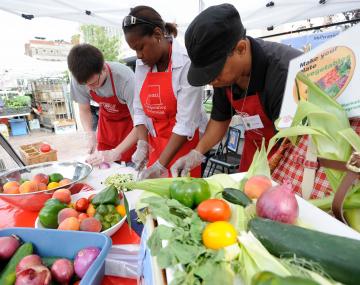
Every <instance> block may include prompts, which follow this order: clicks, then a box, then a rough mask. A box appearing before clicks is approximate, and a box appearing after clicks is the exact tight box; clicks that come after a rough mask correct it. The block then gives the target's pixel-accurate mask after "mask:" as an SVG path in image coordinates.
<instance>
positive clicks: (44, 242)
mask: <svg viewBox="0 0 360 285" xmlns="http://www.w3.org/2000/svg"><path fill="white" fill-rule="evenodd" d="M12 234H15V235H17V236H19V237H20V238H21V239H22V240H23V241H25V242H31V243H32V244H33V245H34V249H35V253H36V254H39V255H40V256H42V257H46V256H47V257H50V256H59V257H65V258H69V259H74V258H75V255H76V253H77V252H78V251H79V250H80V249H83V248H86V247H90V246H95V247H98V248H100V249H101V252H100V254H99V256H98V257H97V258H96V260H95V261H94V263H93V264H92V265H91V267H90V268H89V269H88V271H87V272H86V274H85V276H84V277H83V278H82V279H81V282H80V285H100V284H101V281H102V279H103V277H104V273H105V258H106V256H107V254H108V252H109V250H110V247H111V239H110V238H109V237H108V236H106V235H103V234H99V233H90V232H80V231H61V230H49V229H34V228H7V229H3V230H0V236H9V235H12Z"/></svg>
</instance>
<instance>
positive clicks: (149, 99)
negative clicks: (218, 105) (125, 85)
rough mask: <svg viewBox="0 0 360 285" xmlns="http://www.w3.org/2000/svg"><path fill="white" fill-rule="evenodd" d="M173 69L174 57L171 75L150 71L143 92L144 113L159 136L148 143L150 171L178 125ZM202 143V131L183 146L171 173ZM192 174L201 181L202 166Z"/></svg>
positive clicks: (169, 71)
mask: <svg viewBox="0 0 360 285" xmlns="http://www.w3.org/2000/svg"><path fill="white" fill-rule="evenodd" d="M171 67H172V66H171V53H170V60H169V66H168V71H165V72H152V69H150V72H148V74H147V76H146V78H145V80H144V83H143V86H142V88H141V91H140V100H141V104H142V106H143V109H144V113H145V114H146V115H147V116H148V117H149V118H150V119H151V120H152V123H153V126H154V129H155V135H156V136H153V135H151V134H150V132H149V136H148V141H149V144H150V146H151V151H150V154H149V162H148V165H147V166H148V167H149V166H151V165H152V164H153V163H154V162H155V161H156V160H158V159H159V157H160V155H161V153H162V152H163V151H164V149H165V147H166V145H167V144H168V142H169V139H170V137H171V135H172V130H173V128H174V125H175V123H176V113H177V100H176V97H175V94H174V91H173V88H172V69H171ZM184 107H185V106H184ZM198 142H199V130H196V131H195V134H194V137H193V138H192V140H187V141H186V142H185V143H184V144H183V145H182V146H181V148H180V149H179V151H178V152H177V153H176V155H175V156H174V157H173V159H172V160H171V161H170V163H169V164H168V166H167V169H170V167H171V166H172V165H173V164H174V162H175V161H176V160H177V159H178V158H180V157H182V156H184V155H186V154H188V153H189V152H190V151H191V150H192V149H194V148H195V147H196V145H197V143H198ZM168 174H169V177H170V176H171V173H170V171H168ZM190 174H191V176H192V177H201V166H199V167H196V168H195V169H193V170H192V171H191V172H190Z"/></svg>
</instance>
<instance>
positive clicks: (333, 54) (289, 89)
mask: <svg viewBox="0 0 360 285" xmlns="http://www.w3.org/2000/svg"><path fill="white" fill-rule="evenodd" d="M359 33H360V25H357V26H354V27H352V28H351V29H348V30H346V31H344V32H342V33H341V34H339V35H338V36H336V37H334V38H332V39H330V40H329V41H327V42H325V43H324V44H322V45H320V46H318V47H317V48H315V49H313V50H311V51H310V52H308V53H305V54H303V55H302V56H299V57H297V58H295V59H293V60H292V61H291V62H290V65H289V73H288V77H287V82H286V87H285V93H284V99H283V103H282V106H281V111H280V118H281V119H280V122H279V127H280V128H285V127H289V126H290V125H291V121H292V118H293V116H294V114H295V112H296V106H297V102H298V101H299V100H300V99H304V100H306V98H307V87H306V86H305V85H304V84H302V83H301V82H299V81H298V80H296V79H295V78H296V75H297V73H298V72H300V71H301V72H303V73H304V74H305V75H306V76H307V77H308V78H309V79H310V80H312V81H313V82H314V83H315V84H316V85H317V86H319V88H320V89H322V90H323V91H324V92H325V93H326V94H327V95H329V96H331V97H332V98H334V99H336V100H337V102H339V103H340V104H341V105H342V106H343V107H344V109H345V110H346V112H347V114H348V116H349V118H352V117H359V116H360V71H359V66H358V65H359V56H360V41H359V40H358V35H359Z"/></svg>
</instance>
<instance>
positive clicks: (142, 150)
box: [131, 140, 149, 171]
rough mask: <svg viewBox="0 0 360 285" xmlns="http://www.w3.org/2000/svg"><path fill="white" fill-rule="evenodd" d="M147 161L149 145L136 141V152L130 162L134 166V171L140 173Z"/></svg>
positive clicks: (142, 141)
mask: <svg viewBox="0 0 360 285" xmlns="http://www.w3.org/2000/svg"><path fill="white" fill-rule="evenodd" d="M148 159H149V144H148V143H147V142H146V141H144V140H138V142H137V145H136V151H135V152H134V154H133V155H132V157H131V160H132V162H133V163H134V164H135V170H137V171H141V170H142V169H143V168H144V167H145V165H146V163H147V162H148Z"/></svg>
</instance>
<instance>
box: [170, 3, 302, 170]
mask: <svg viewBox="0 0 360 285" xmlns="http://www.w3.org/2000/svg"><path fill="white" fill-rule="evenodd" d="M185 45H186V48H187V51H188V54H189V57H190V59H191V66H190V69H189V73H188V80H189V82H190V84H191V85H193V86H200V85H205V84H210V85H212V86H213V87H214V96H213V109H212V113H211V119H210V122H209V124H208V126H207V129H206V132H205V134H204V136H203V137H202V138H201V140H200V142H199V144H198V145H197V146H196V148H195V149H194V150H193V151H192V152H191V153H189V154H188V155H186V156H184V157H182V158H180V159H179V160H178V161H177V162H175V164H174V165H173V167H172V173H173V176H177V175H182V176H183V175H187V171H188V170H189V169H192V168H193V167H196V166H197V165H199V164H200V163H201V162H202V160H203V158H204V155H203V154H204V153H206V152H207V151H209V150H210V149H211V148H212V147H214V146H215V145H216V144H217V143H219V142H220V141H221V140H222V138H223V137H224V135H225V133H226V131H227V129H228V127H229V124H230V122H231V119H232V117H233V115H238V116H240V118H241V121H242V124H243V125H244V128H245V136H244V148H243V152H242V156H241V160H240V169H239V170H240V171H241V172H243V171H247V170H248V168H249V166H250V164H251V162H252V159H253V156H254V153H255V151H256V149H257V148H260V146H261V142H262V139H263V138H265V142H266V144H268V142H269V140H270V138H271V137H272V136H273V135H274V131H275V128H274V124H273V122H274V121H275V120H276V119H277V117H278V115H279V112H280V107H281V102H282V97H283V92H284V89H285V83H286V78H287V71H288V65H289V61H290V60H291V59H292V58H294V57H296V56H298V55H300V54H301V52H300V51H298V50H296V49H293V48H291V47H288V46H286V45H282V44H279V43H273V42H266V41H263V40H261V39H253V38H251V37H247V36H246V30H245V28H244V26H243V25H242V23H241V19H240V15H239V13H238V11H237V10H236V9H235V7H234V6H232V5H230V4H221V5H217V6H212V7H209V8H207V9H206V10H204V11H203V12H201V13H200V14H199V15H198V16H197V17H196V18H195V19H194V20H193V21H192V23H191V24H190V25H189V27H188V29H187V31H186V34H185ZM273 151H276V149H274V150H273ZM270 155H271V154H270Z"/></svg>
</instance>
